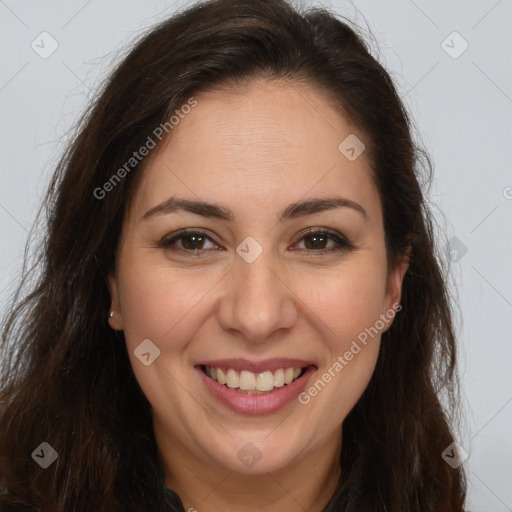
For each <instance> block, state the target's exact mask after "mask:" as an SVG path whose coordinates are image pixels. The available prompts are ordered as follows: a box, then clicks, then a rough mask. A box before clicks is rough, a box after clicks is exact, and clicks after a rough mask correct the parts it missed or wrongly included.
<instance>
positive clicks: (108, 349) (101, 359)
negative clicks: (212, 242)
mask: <svg viewBox="0 0 512 512" xmlns="http://www.w3.org/2000/svg"><path fill="white" fill-rule="evenodd" d="M255 78H267V79H269V80H272V79H284V80H288V81H289V82H290V83H297V82H303V83H307V84H310V85H313V86H315V87H316V88H317V89H318V90H320V91H323V92H324V93H325V94H326V95H327V96H328V97H329V98H330V99H332V100H333V101H334V102H335V103H336V105H337V106H338V107H339V109H340V112H343V113H344V115H346V116H347V117H348V118H349V119H350V120H351V121H352V122H353V123H355V125H356V126H357V127H358V128H359V129H360V130H361V132H362V133H364V134H366V137H367V138H366V139H365V140H366V141H367V142H368V144H367V149H366V151H367V154H368V156H369V158H370V161H371V163H372V171H373V177H374V180H375V183H376V185H377V187H378V190H379V194H380V198H381V201H382V205H383V206H382V207H383V215H384V228H385V236H386V246H387V253H388V261H389V265H390V266H391V267H393V265H395V264H396V263H397V261H398V258H399V257H400V256H401V255H402V254H403V253H404V252H405V251H406V249H407V248H408V247H410V248H411V253H410V266H409V270H408V272H407V274H406V276H405V279H404V283H403V293H402V307H403V309H402V311H401V312H400V313H399V314H398V315H397V317H396V318H395V321H394V323H393V324H392V327H391V328H390V330H389V331H387V332H386V333H385V334H384V335H383V338H382V343H381V349H380V354H379V358H378V362H377V367H376V369H375V372H374V375H373V377H372V379H371V381H370V384H369V385H368V387H367V389H366V390H365V392H364V394H363V396H362V397H361V398H360V400H359V401H358V403H357V404H356V406H355V407H354V409H353V410H352V411H351V412H350V414H349V415H348V416H347V418H346V419H345V421H344V424H343V446H342V455H341V461H340V464H341V468H342V481H341V482H340V486H339V488H338V491H337V494H336V495H335V497H334V498H333V500H331V504H330V505H329V506H328V510H330V511H334V510H340V511H341V510H343V511H347V512H348V511H356V510H357V511H360V512H362V511H372V512H375V511H376V510H387V511H388V512H393V511H404V512H405V511H407V512H409V511H411V510H415V511H422V512H427V511H428V512H441V511H460V510H463V506H464V497H465V488H466V484H465V475H464V471H463V469H462V467H458V468H455V469H454V468H452V467H451V466H449V465H448V464H447V463H446V462H445V461H444V460H443V458H442V457H441V453H442V452H443V450H444V449H445V448H446V447H447V446H448V445H450V443H452V441H453V440H454V436H453V435H452V431H451V427H450V425H449V423H448V418H452V417H455V409H456V407H455V406H456V403H457V393H458V391H457V386H456V384H457V378H456V372H455V368H456V342H455V336H454V329H453V325H452V310H451V306H450V302H449V296H448V292H447V287H446V283H445V278H444V276H443V271H442V267H441V264H440V259H439V256H438V255H437V249H436V247H435V245H434V233H433V217H432V214H431V213H430V211H429V208H428V205H427V203H426V200H425V197H424V195H423V193H422V190H421V187H420V184H419V182H420V181H421V180H424V181H428V180H429V179H430V173H431V168H432V166H431V163H430V160H429V158H428V156H427V155H426V153H425V152H424V150H422V149H421V148H420V147H419V146H418V145H417V144H416V143H415V142H413V140H412V136H411V131H412V130H411V122H410V119H409V117H408V115H407V113H406V110H405V108H404V106H403V104H402V102H401V100H400V98H399V96H398V94H397V92H396V89H395V86H394V84H393V82H392V80H391V78H390V76H389V74H388V73H387V72H386V70H385V69H384V68H383V67H382V66H381V65H380V64H379V63H378V61H377V60H376V59H375V58H374V57H372V55H371V53H370V50H369V47H368V46H367V43H366V42H365V40H364V37H363V36H362V35H361V33H360V32H359V31H358V29H357V28H354V27H352V26H351V24H350V22H348V21H346V20H345V21H344V20H342V19H341V18H340V17H339V16H336V15H333V14H331V13H329V12H328V11H326V10H324V9H310V10H307V11H301V10H299V9H296V8H293V7H292V6H291V5H289V4H288V3H286V2H285V1H284V0H213V1H207V2H202V3H200V4H196V5H194V6H193V7H191V8H189V9H188V10H186V11H184V12H182V13H179V14H177V15H175V16H173V17H171V18H169V19H167V20H165V21H164V22H163V23H161V24H159V25H158V26H156V27H154V28H153V29H151V30H150V31H149V32H148V33H147V34H146V35H145V36H144V37H143V38H141V40H140V41H139V42H138V43H137V44H136V45H134V47H133V49H132V50H131V51H130V52H129V53H128V55H127V56H126V57H125V58H124V60H123V61H122V62H121V63H120V65H119V66H118V67H117V69H115V70H114V71H113V73H112V74H111V76H110V77H109V79H108V80H107V82H106V83H105V85H104V87H103V89H102V91H101V94H99V95H98V96H97V99H96V100H95V101H94V104H93V105H92V107H91V108H90V109H89V110H88V112H87V113H86V114H85V115H84V116H83V118H82V119H81V121H80V123H79V125H78V127H77V130H76V133H75V136H74V138H73V140H72V141H71V143H70V145H69V147H68V149H67V151H66V152H65V154H64V156H63V157H62V159H61V161H60V162H59V164H58V166H57V169H56V171H55V174H54V176H53V179H52V181H51V184H50V187H49V190H48V194H47V197H46V199H45V203H44V206H45V207H44V210H42V211H41V213H43V212H46V217H45V219H44V224H45V228H46V229H45V238H44V242H43V243H42V244H41V246H40V248H39V249H40V250H39V253H38V257H36V262H35V264H34V266H32V267H31V268H30V269H29V270H28V271H26V272H25V273H24V278H23V281H22V284H21V285H20V290H22V289H23V290H25V289H26V288H27V287H28V290H27V291H26V292H24V293H25V295H24V297H23V298H22V300H16V301H13V306H12V309H11V311H10V312H9V315H7V316H6V318H5V320H4V323H3V329H2V346H1V353H0V355H1V360H2V364H3V366H2V373H1V376H2V377H1V378H2V380H1V390H0V406H1V408H0V413H1V415H0V432H1V435H0V490H1V492H0V509H1V510H2V512H3V511H28V510H40V511H51V512H70V511H75V512H78V511H84V512H85V511H89V510H90V511H100V510H105V511H109V512H116V511H124V512H126V511H143V510H148V511H150V510H151V511H153V512H154V511H163V510H165V505H164V502H163V492H162V488H163V474H162V469H161V467H160V465H159V463H158V458H157V450H156V443H155V439H154V435H153V427H152V420H151V415H150V406H149V402H148V401H147V399H146V398H145V396H144V395H143V393H142V391H141V389H140V387H139V385H138V383H137V381H136V379H135V377H134V374H133V372H132V369H131V366H130V362H129V358H128V354H127V351H126V345H125V343H123V335H122V333H121V334H117V333H115V332H114V331H113V330H112V329H110V328H109V326H108V324H107V315H108V311H109V307H110V295H109V290H108V287H107V281H106V277H107V276H108V275H109V274H110V273H112V272H113V271H114V268H115V257H116V251H117V246H118V240H119V236H120V232H121V227H122V223H123V219H124V215H125V212H126V208H127V207H128V205H129V204H130V199H131V197H132V196H133V193H134V191H135V190H136V187H137V182H138V180H139V179H140V176H141V174H142V173H141V170H142V169H143V167H144V165H145V161H142V162H141V163H139V164H138V165H134V166H133V168H132V169H130V172H127V173H126V175H125V176H123V179H121V180H119V182H116V184H115V186H112V187H111V190H110V191H109V192H108V193H107V194H105V195H104V197H101V198H98V195H99V194H98V193H97V192H96V193H95V190H96V191H97V190H98V189H99V188H102V187H104V184H105V183H106V182H108V181H109V180H110V179H111V178H112V176H113V174H115V173H116V171H117V170H118V169H119V168H122V167H123V165H125V164H126V162H127V161H129V159H130V157H132V154H133V152H134V151H136V150H137V149H138V148H140V147H141V146H143V145H144V144H145V143H146V141H147V138H148V136H151V134H152V133H153V130H154V129H155V127H158V126H159V125H161V124H162V123H165V122H166V121H168V120H169V119H170V116H172V115H173V114H174V112H175V111H176V110H177V109H179V108H180V106H182V105H183V104H184V103H185V102H187V101H188V100H189V99H190V98H191V97H192V96H197V95H198V94H199V93H200V92H201V91H205V90H208V89H211V88H212V87H217V86H219V85H222V86H227V87H238V86H240V85H244V84H246V83H248V82H250V81H251V80H253V79H255ZM340 142H341V141H340ZM441 393H443V394H444V395H443V396H444V397H445V398H447V400H445V401H444V402H445V405H444V407H443V406H442V405H441V400H440V396H441V395H440V394H441ZM43 442H46V443H48V444H49V445H50V446H51V447H53V448H54V450H55V451H56V453H57V454H58V457H57V459H56V460H55V461H54V462H53V464H52V465H51V466H50V467H48V468H47V469H42V468H41V467H40V465H38V464H36V462H35V460H33V457H32V454H33V452H34V450H35V449H36V448H39V446H40V444H41V443H43Z"/></svg>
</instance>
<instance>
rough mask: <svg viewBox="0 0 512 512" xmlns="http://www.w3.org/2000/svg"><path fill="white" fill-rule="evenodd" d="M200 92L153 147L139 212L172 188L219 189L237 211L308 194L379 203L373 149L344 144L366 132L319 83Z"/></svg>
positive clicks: (198, 193)
mask: <svg viewBox="0 0 512 512" xmlns="http://www.w3.org/2000/svg"><path fill="white" fill-rule="evenodd" d="M195 100H196V101H197V105H196V106H195V107H194V108H192V109H191V110H190V112H189V113H187V114H186V115H183V116H182V117H181V118H180V120H179V122H178V123H177V124H175V126H174V127H173V129H172V130H171V132H170V136H169V137H168V138H167V140H165V141H164V142H163V143H162V144H161V146H159V148H158V149H157V150H155V153H154V154H153V155H151V160H150V161H149V162H148V164H147V166H146V169H145V170H144V176H143V178H142V180H141V183H140V186H139V189H138V191H137V192H136V195H135V201H134V213H135V215H136V216H138V217H140V216H141V215H143V213H144V212H145V211H146V210H147V209H149V208H151V207H152V206H154V205H155V204H157V203H159V202H162V201H164V200H165V199H167V198H168V197H169V196H171V195H179V196H186V197H190V198H191V199H204V200H207V199H208V198H211V197H212V196H214V197H215V200H216V201H217V202H219V203H222V204H226V205H229V206H230V208H231V209H233V210H235V211H236V210H237V209H240V208H241V207H243V206H244V205H246V206H247V205H248V204H250V205H252V207H253V212H254V208H256V209H260V210H261V209H263V210H265V211H269V210H276V211H277V210H281V208H282V207H283V206H286V204H288V203H290V202H293V201H297V200H299V199H300V198H303V197H307V196H308V195H312V196H315V197H318V196H322V195H330V196H332V195H334V194H341V195H345V196H347V197H349V198H350V199H352V200H354V201H358V202H365V203H367V205H368V206H369V207H370V206H371V205H370V204H369V203H372V202H373V203H375V201H377V203H378V197H377V192H376V190H375V187H374V184H373V180H372V178H371V168H370V164H369V162H368V160H367V158H366V154H365V153H364V152H363V153H362V154H361V155H360V156H359V157H358V158H356V159H355V160H351V159H349V158H347V156H346V155H345V154H344V153H343V152H342V151H340V147H339V146H340V143H342V142H343V141H344V140H346V139H347V137H349V140H352V139H350V137H354V136H355V137H357V138H358V139H359V140H361V141H362V142H363V141H364V136H363V135H362V134H361V133H360V132H359V131H358V130H357V128H356V127H355V126H354V125H353V124H352V123H351V122H350V121H349V120H348V119H347V118H346V117H345V116H343V115H342V114H341V113H340V111H339V110H338V109H336V108H335V107H334V105H333V103H332V102H330V101H329V100H328V98H327V97H326V96H324V95H322V94H321V93H320V92H319V91H318V90H316V89H314V88H312V87H308V86H305V85H303V84H291V83H282V82H264V81H260V82H255V83H252V84H250V85H249V86H247V87H245V88H243V89H237V90H211V91H208V92H204V93H201V94H198V95H197V96H195ZM377 207H379V205H378V204H377ZM240 213H241V214H242V212H240ZM376 213H378V212H376Z"/></svg>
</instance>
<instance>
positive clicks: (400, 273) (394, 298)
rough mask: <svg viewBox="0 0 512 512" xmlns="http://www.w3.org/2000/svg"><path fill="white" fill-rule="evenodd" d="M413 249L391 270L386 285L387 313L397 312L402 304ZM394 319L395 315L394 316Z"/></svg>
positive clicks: (409, 248) (385, 302)
mask: <svg viewBox="0 0 512 512" xmlns="http://www.w3.org/2000/svg"><path fill="white" fill-rule="evenodd" d="M410 254H411V247H410V246H409V247H408V248H407V250H406V251H405V253H404V254H403V255H402V256H401V257H400V259H399V261H398V262H397V264H396V265H395V267H394V268H393V269H392V270H390V272H389V274H388V278H387V284H386V295H385V301H384V304H385V307H386V311H389V310H390V309H393V310H395V311H396V308H397V306H398V305H399V304H400V300H401V298H402V284H403V281H404V277H405V274H406V272H407V270H408V268H409V261H410ZM393 317H394V315H393ZM391 324H392V322H389V325H388V326H387V327H386V329H384V331H386V330H387V329H389V327H391Z"/></svg>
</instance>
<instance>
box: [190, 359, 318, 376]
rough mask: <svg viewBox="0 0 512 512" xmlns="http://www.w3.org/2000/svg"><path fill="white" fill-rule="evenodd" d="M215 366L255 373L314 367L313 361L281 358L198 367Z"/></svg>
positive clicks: (221, 361)
mask: <svg viewBox="0 0 512 512" xmlns="http://www.w3.org/2000/svg"><path fill="white" fill-rule="evenodd" d="M200 365H203V366H213V367H217V368H232V369H233V370H240V371H242V370H247V371H249V372H253V373H261V372H264V371H266V370H269V371H274V370H278V369H279V368H305V367H306V366H314V363H313V362H311V361H305V360H303V359H290V358H287V357H280V358H276V359H264V360H262V361H250V360H249V359H243V358H237V359H215V360H210V361H200V362H199V363H196V366H200Z"/></svg>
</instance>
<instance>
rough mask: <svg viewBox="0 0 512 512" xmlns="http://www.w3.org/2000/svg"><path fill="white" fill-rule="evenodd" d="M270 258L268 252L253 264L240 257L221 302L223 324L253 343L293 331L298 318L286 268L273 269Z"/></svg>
mask: <svg viewBox="0 0 512 512" xmlns="http://www.w3.org/2000/svg"><path fill="white" fill-rule="evenodd" d="M270 260H271V257H267V255H266V253H265V251H264V252H263V254H262V255H261V256H260V257H259V258H257V259H256V260H255V261H253V262H252V263H247V262H246V261H244V260H243V259H242V258H239V257H237V258H236V259H235V263H234V268H233V270H232V271H231V272H229V273H228V275H227V276H226V281H225V288H224V290H225V292H224V295H223V297H222V300H221V301H220V304H219V309H218V318H219V323H220V325H221V327H222V328H223V329H225V330H226V331H238V333H241V335H243V337H245V338H246V339H247V340H249V341H252V342H269V341H272V338H273V335H274V333H276V332H277V331H280V330H282V331H283V332H284V331H285V330H289V329H290V328H291V327H293V325H294V324H295V323H296V321H297V318H298V310H297V305H296V298H295V295H294V293H293V291H292V289H291V286H290V285H289V284H288V283H286V279H285V276H284V271H281V272H279V271H278V270H277V271H276V270H273V269H272V268H271V265H272V262H271V261H270ZM272 267H274V268H278V266H276V265H275V264H274V265H272ZM281 334H282V333H281Z"/></svg>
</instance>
